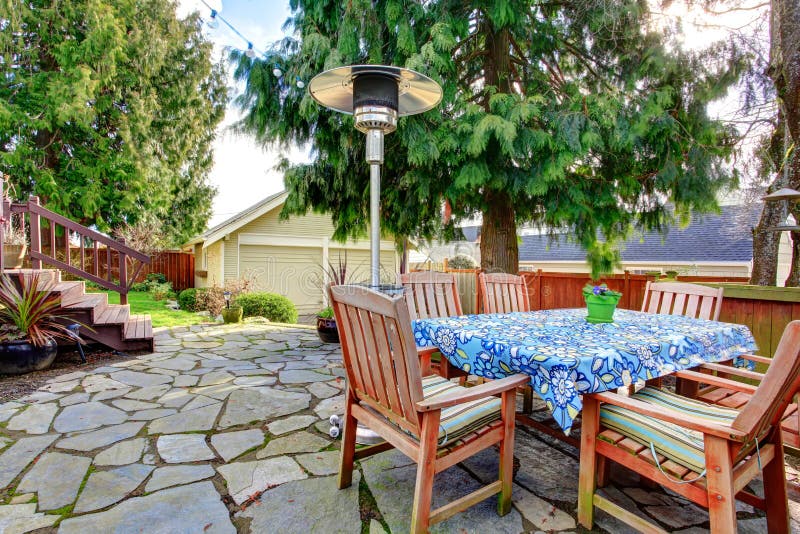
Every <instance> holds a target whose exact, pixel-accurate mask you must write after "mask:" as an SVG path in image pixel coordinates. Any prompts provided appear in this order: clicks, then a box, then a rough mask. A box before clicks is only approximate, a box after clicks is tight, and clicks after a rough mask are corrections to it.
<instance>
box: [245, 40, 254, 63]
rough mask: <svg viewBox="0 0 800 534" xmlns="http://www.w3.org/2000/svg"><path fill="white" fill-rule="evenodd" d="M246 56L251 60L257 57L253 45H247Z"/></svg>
mask: <svg viewBox="0 0 800 534" xmlns="http://www.w3.org/2000/svg"><path fill="white" fill-rule="evenodd" d="M244 55H246V56H247V57H249V58H250V59H253V58H254V57H256V51H255V50H254V49H253V43H247V50H246V51H245V53H244Z"/></svg>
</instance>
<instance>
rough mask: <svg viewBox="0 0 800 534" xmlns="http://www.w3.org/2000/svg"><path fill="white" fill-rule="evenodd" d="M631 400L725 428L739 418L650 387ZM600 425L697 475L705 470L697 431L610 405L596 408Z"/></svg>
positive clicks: (729, 410) (715, 407) (723, 409)
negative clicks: (598, 410) (652, 449)
mask: <svg viewBox="0 0 800 534" xmlns="http://www.w3.org/2000/svg"><path fill="white" fill-rule="evenodd" d="M632 398H634V399H636V400H638V401H641V402H646V403H647V404H652V405H655V406H661V407H664V408H669V409H672V410H676V411H679V412H683V413H686V414H689V415H692V416H693V417H699V418H701V419H705V420H706V421H708V422H710V423H719V424H723V425H729V424H730V423H732V422H733V420H734V419H736V416H738V415H739V412H738V411H736V410H732V409H730V408H723V407H721V406H715V405H713V404H708V403H705V402H702V401H698V400H694V399H689V398H686V397H682V396H680V395H676V394H675V393H671V392H669V391H665V390H663V389H658V388H654V387H645V388H644V389H642V390H641V391H639V392H638V393H635V394H634V395H632ZM600 424H601V425H603V426H604V427H606V428H610V429H612V430H615V431H617V432H619V433H620V434H622V435H624V436H627V437H629V438H631V439H632V440H634V441H636V442H638V443H641V444H642V445H645V446H646V447H648V448H649V447H650V443H652V444H653V445H654V446H655V449H656V452H658V453H660V454H663V455H664V456H666V457H667V458H669V459H670V460H672V461H673V462H675V463H677V464H680V465H682V466H684V467H687V468H689V469H691V470H692V471H695V472H698V473H699V472H701V471H703V470H704V469H705V464H706V460H705V452H704V449H705V447H704V444H703V434H702V433H700V432H697V431H695V430H689V429H686V428H683V427H680V426H678V425H674V424H671V423H667V422H665V421H661V420H659V419H655V418H653V417H649V416H647V415H641V414H638V413H634V412H632V411H630V410H628V409H625V408H621V407H619V406H614V405H611V404H603V405H602V406H601V407H600Z"/></svg>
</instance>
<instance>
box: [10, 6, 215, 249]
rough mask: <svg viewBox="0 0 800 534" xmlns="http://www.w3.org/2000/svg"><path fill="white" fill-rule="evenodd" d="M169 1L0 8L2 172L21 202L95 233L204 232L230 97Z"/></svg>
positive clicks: (193, 31) (182, 235)
mask: <svg viewBox="0 0 800 534" xmlns="http://www.w3.org/2000/svg"><path fill="white" fill-rule="evenodd" d="M175 7H176V4H175V2H174V1H171V0H170V1H165V0H113V1H112V0H62V1H59V2H51V1H47V0H26V1H24V2H23V1H19V0H0V25H2V31H0V72H1V73H2V80H3V81H2V82H0V172H1V173H3V174H6V175H7V176H9V177H10V180H11V183H12V185H13V187H14V189H15V191H16V194H17V197H18V198H25V197H27V195H29V194H36V195H38V196H40V197H41V199H42V201H43V204H44V205H45V206H47V207H48V208H49V209H52V210H54V211H56V212H59V213H61V214H63V215H64V216H66V217H69V218H71V219H73V220H76V221H78V222H80V223H81V224H84V225H90V226H91V225H94V226H96V227H97V228H98V229H99V230H101V231H105V232H108V231H113V230H115V229H116V228H119V227H121V226H124V225H125V224H135V223H136V222H137V221H138V220H139V219H142V218H146V217H150V218H156V219H158V220H161V221H162V222H163V224H164V227H165V233H166V234H167V236H168V238H169V241H171V244H179V243H181V242H182V241H185V240H186V239H187V238H189V237H190V236H192V235H194V234H196V233H198V232H200V231H202V230H203V229H204V227H205V225H206V223H207V221H208V218H209V217H210V214H211V201H212V198H213V195H214V189H213V188H212V187H210V186H209V184H208V183H207V176H208V173H209V170H210V168H211V165H212V158H211V143H212V141H213V139H214V132H215V128H216V126H217V124H218V123H219V122H220V121H221V120H222V117H223V114H224V107H225V103H226V100H227V93H226V89H225V86H224V78H223V72H222V68H221V66H220V65H216V66H214V65H213V64H212V62H211V44H210V43H209V42H207V41H206V40H205V39H204V38H203V36H202V33H201V31H200V30H201V23H200V20H199V18H198V17H197V15H194V16H190V17H188V18H187V19H185V20H179V19H178V18H177V17H176V14H175Z"/></svg>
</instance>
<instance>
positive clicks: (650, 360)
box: [413, 308, 756, 433]
mask: <svg viewBox="0 0 800 534" xmlns="http://www.w3.org/2000/svg"><path fill="white" fill-rule="evenodd" d="M413 328H414V337H415V339H416V342H417V345H419V346H420V347H426V346H427V347H432V346H435V347H438V349H439V350H440V351H441V352H442V354H444V355H445V356H446V357H447V359H448V360H449V361H450V363H452V364H453V365H455V366H456V367H458V368H459V369H463V370H464V371H467V372H469V373H472V374H475V375H478V376H482V377H485V378H502V377H505V376H508V375H512V374H515V373H518V372H523V373H526V374H529V375H530V376H531V385H532V386H533V389H534V391H536V393H537V394H539V395H540V396H541V397H542V398H543V399H544V400H545V402H546V403H547V406H548V407H549V408H550V410H551V411H552V412H553V417H554V418H555V420H556V422H557V423H558V424H559V425H560V426H561V428H562V429H564V431H565V432H567V433H569V429H570V428H571V427H572V421H573V419H575V417H576V416H577V415H578V412H580V410H581V407H582V403H581V397H580V395H581V394H583V393H594V392H599V391H607V390H610V389H616V388H619V387H622V386H628V385H630V384H635V383H637V382H639V381H640V380H642V381H643V380H647V379H650V378H655V377H659V376H664V375H667V374H669V373H672V372H674V371H677V370H681V369H686V368H689V367H695V366H697V365H700V364H702V363H704V362H719V361H725V360H730V359H732V358H734V357H736V356H738V355H740V354H744V353H750V352H752V351H753V350H755V349H756V344H755V340H754V339H753V335H752V334H751V333H750V330H748V328H747V327H746V326H742V325H737V324H730V323H721V322H717V321H706V320H702V319H692V318H689V317H683V316H680V315H659V314H652V313H642V312H636V311H630V310H622V309H620V310H617V311H616V313H615V314H614V322H613V323H607V324H591V323H588V322H586V309H585V308H582V309H560V310H542V311H536V312H527V313H508V314H487V315H463V316H459V317H443V318H440V319H420V320H417V321H414V322H413Z"/></svg>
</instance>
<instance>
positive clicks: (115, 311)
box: [94, 304, 131, 325]
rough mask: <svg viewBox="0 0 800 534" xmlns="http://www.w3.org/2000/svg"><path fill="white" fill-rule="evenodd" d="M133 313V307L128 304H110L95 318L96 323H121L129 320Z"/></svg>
mask: <svg viewBox="0 0 800 534" xmlns="http://www.w3.org/2000/svg"><path fill="white" fill-rule="evenodd" d="M130 314H131V307H130V306H129V305H128V304H109V305H108V307H107V308H106V309H105V311H104V312H103V313H101V314H100V315H99V316H98V317H97V318H95V320H94V324H97V325H101V324H103V325H108V324H121V325H124V324H125V323H127V322H128V317H130Z"/></svg>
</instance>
